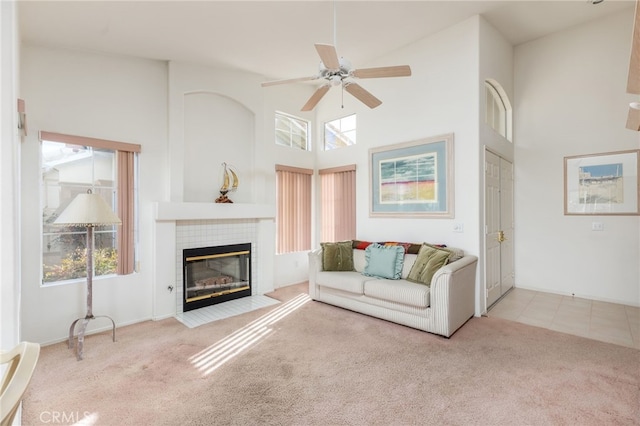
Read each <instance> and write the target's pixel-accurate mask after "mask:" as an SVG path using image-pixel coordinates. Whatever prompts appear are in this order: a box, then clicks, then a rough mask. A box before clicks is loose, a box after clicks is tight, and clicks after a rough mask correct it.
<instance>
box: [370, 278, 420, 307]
mask: <svg viewBox="0 0 640 426" xmlns="http://www.w3.org/2000/svg"><path fill="white" fill-rule="evenodd" d="M430 292H431V289H430V288H429V287H427V286H426V285H422V284H416V283H412V282H409V281H407V280H387V279H378V280H369V281H366V282H365V283H364V294H365V296H369V297H373V298H376V299H381V300H387V301H389V302H396V303H401V304H403V305H409V306H415V307H418V308H428V307H429V304H430V302H431V300H430Z"/></svg>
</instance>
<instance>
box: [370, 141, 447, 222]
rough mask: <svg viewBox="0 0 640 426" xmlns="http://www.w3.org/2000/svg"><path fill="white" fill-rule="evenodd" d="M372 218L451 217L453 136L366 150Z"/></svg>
mask: <svg viewBox="0 0 640 426" xmlns="http://www.w3.org/2000/svg"><path fill="white" fill-rule="evenodd" d="M369 159H370V164H369V175H370V179H369V181H370V185H371V188H370V194H371V202H370V207H369V216H371V217H434V218H436V217H441V218H451V217H453V176H454V175H453V133H450V134H446V135H440V136H435V137H430V138H427V139H421V140H417V141H412V142H404V143H399V144H395V145H388V146H383V147H378V148H371V149H370V150H369Z"/></svg>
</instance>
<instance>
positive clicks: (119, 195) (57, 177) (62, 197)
mask: <svg viewBox="0 0 640 426" xmlns="http://www.w3.org/2000/svg"><path fill="white" fill-rule="evenodd" d="M40 139H41V158H42V161H41V164H42V182H41V205H42V282H43V284H48V283H52V282H58V281H65V280H71V279H76V278H82V277H86V244H87V232H86V228H85V227H84V226H60V225H54V223H53V222H54V221H55V220H56V218H57V217H58V216H59V215H60V213H61V212H62V211H63V210H64V209H65V208H66V207H67V205H69V203H70V202H71V201H72V200H73V199H74V198H75V197H76V195H78V194H81V193H86V192H87V190H89V189H90V190H91V191H92V192H93V193H94V194H100V195H101V196H102V198H103V199H104V200H105V201H106V202H107V204H109V205H110V206H112V207H113V208H114V211H115V212H116V214H117V215H118V217H120V219H121V220H122V225H120V226H100V227H96V228H95V231H94V245H95V250H94V258H95V259H94V274H95V276H101V275H109V274H115V273H118V274H128V273H132V272H133V270H134V262H135V246H134V241H135V240H136V234H135V233H136V229H135V226H134V225H135V222H136V217H135V213H136V209H135V201H136V198H137V197H136V193H137V187H136V185H135V184H136V178H135V176H136V168H137V167H136V160H137V158H136V153H137V152H139V151H140V146H139V145H132V144H125V143H120V142H113V141H105V140H101V139H92V138H84V137H78V136H70V135H61V134H57V133H50V132H41V133H40Z"/></svg>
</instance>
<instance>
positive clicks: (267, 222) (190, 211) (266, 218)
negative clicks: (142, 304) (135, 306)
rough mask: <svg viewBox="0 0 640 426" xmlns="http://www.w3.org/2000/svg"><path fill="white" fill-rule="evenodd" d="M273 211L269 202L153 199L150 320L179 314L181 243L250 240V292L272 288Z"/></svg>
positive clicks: (195, 244) (189, 245)
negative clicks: (152, 266)
mask: <svg viewBox="0 0 640 426" xmlns="http://www.w3.org/2000/svg"><path fill="white" fill-rule="evenodd" d="M275 210H276V208H275V205H268V204H236V203H233V204H215V203H170V202H158V203H156V205H155V259H154V264H155V265H154V270H155V287H154V293H155V296H154V312H153V317H154V319H162V318H166V317H170V316H175V315H177V314H179V313H182V296H183V289H182V250H183V249H185V248H196V247H207V246H218V245H225V244H241V243H251V251H252V259H251V275H252V276H251V281H252V295H258V294H265V293H268V292H270V291H272V290H273V257H274V253H275V241H274V239H275V238H274V236H275ZM171 248H172V249H171ZM170 286H171V287H173V289H172V290H169V287H170Z"/></svg>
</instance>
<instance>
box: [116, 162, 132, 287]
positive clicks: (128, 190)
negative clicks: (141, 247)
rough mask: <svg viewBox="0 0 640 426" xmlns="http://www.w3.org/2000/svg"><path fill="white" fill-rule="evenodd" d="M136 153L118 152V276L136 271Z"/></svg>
mask: <svg viewBox="0 0 640 426" xmlns="http://www.w3.org/2000/svg"><path fill="white" fill-rule="evenodd" d="M134 155H135V154H134V153H133V152H127V151H117V152H116V158H117V169H118V211H117V214H118V217H120V220H121V221H122V225H121V226H120V232H118V268H117V273H118V275H126V274H131V273H133V271H134V267H135V265H134V262H135V260H134V259H135V256H134V241H135V235H134V224H135V216H134V211H135V209H134V202H135V201H134V193H135V190H134V185H133V184H134V182H135V176H134V164H133V162H134Z"/></svg>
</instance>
